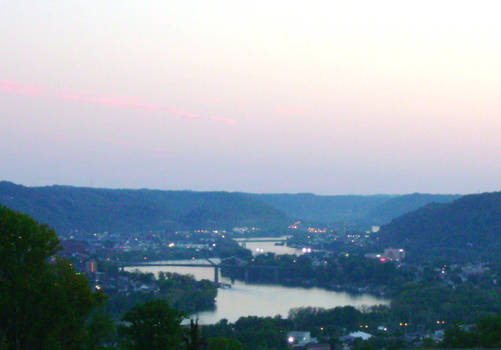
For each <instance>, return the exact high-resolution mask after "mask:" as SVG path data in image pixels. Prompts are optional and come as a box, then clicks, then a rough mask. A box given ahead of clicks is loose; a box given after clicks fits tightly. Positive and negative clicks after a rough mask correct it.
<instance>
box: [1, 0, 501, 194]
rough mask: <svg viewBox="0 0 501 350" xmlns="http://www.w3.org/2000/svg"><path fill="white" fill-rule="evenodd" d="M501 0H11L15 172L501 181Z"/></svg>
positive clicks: (5, 129)
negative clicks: (500, 16) (500, 19)
mask: <svg viewBox="0 0 501 350" xmlns="http://www.w3.org/2000/svg"><path fill="white" fill-rule="evenodd" d="M499 13H501V4H499V2H498V1H490V2H487V1H458V0H455V1H447V0H443V1H440V0H438V1H437V0H434V1H427V0H422V1H412V2H411V1H401V0H398V1H384V0H381V1H360V0H353V1H293V0H287V1H281V0H275V1H270V0H267V1H259V0H253V1H235V0H228V1H218V0H211V1H189V0H183V1H165V0H148V1H132V0H105V1H103V0H85V1H84V0H82V1H74V0H50V1H39V0H32V1H29V0H19V1H10V0H0V48H1V54H0V149H1V152H0V180H8V181H13V182H15V183H19V184H23V185H28V186H40V185H52V184H64V185H75V186H92V187H112V188H156V189H174V190H175V189H192V190H227V191H246V192H290V193H297V192H313V193H318V194H374V193H411V192H428V193H476V192H485V191H496V190H500V189H501V182H500V179H501V161H500V160H501V137H500V135H501V40H500V38H501V21H499Z"/></svg>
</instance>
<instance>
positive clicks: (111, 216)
mask: <svg viewBox="0 0 501 350" xmlns="http://www.w3.org/2000/svg"><path fill="white" fill-rule="evenodd" d="M0 204H1V205H5V206H7V207H9V208H11V209H14V210H17V211H20V212H23V213H26V214H28V215H30V216H32V217H33V218H35V219H36V220H38V221H40V222H44V223H48V224H49V225H50V226H52V227H54V228H55V229H56V231H57V232H60V233H66V232H69V231H70V230H75V229H76V230H79V231H84V232H88V233H92V232H103V231H109V232H130V231H146V230H163V229H173V228H174V229H178V228H191V229H196V228H220V229H221V228H227V229H231V228H233V227H235V226H258V227H263V228H273V227H284V226H286V225H287V223H288V222H289V219H288V217H287V215H285V214H284V213H282V212H281V211H279V210H277V209H275V208H273V207H271V206H270V205H268V204H265V203H262V202H260V201H257V200H254V199H252V198H249V197H248V196H245V195H242V194H238V193H228V192H192V191H157V190H115V189H96V188H84V187H69V186H47V187H25V186H21V185H16V184H13V183H11V182H5V181H4V182H0Z"/></svg>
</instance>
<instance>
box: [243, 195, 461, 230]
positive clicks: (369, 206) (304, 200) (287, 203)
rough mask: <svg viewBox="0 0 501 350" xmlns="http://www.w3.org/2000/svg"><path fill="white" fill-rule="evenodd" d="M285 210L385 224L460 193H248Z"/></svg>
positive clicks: (292, 213)
mask: <svg viewBox="0 0 501 350" xmlns="http://www.w3.org/2000/svg"><path fill="white" fill-rule="evenodd" d="M249 195H250V196H251V197H252V198H255V199H258V200H260V201H263V202H265V203H267V204H270V205H271V206H273V207H275V208H276V209H278V210H280V211H283V212H284V213H286V214H287V215H288V216H289V217H291V218H293V219H301V220H309V221H316V222H323V223H338V222H346V223H351V224H353V223H355V224H361V225H382V224H386V223H388V222H390V221H391V219H393V218H396V217H398V216H400V215H402V214H405V213H407V212H410V211H412V210H415V209H417V208H419V207H422V206H424V205H426V204H429V203H432V202H436V203H443V202H451V201H453V200H454V199H456V198H459V195H435V194H420V193H414V194H408V195H368V196H360V195H338V196H319V195H314V194H311V193H301V194H249Z"/></svg>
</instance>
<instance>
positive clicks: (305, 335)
mask: <svg viewBox="0 0 501 350" xmlns="http://www.w3.org/2000/svg"><path fill="white" fill-rule="evenodd" d="M311 343H313V344H316V343H318V340H317V338H312V337H311V334H310V332H301V331H291V332H288V333H287V344H289V345H290V346H292V347H293V348H297V347H304V346H306V345H308V344H311Z"/></svg>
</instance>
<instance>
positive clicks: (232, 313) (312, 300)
mask: <svg viewBox="0 0 501 350" xmlns="http://www.w3.org/2000/svg"><path fill="white" fill-rule="evenodd" d="M189 261H190V262H193V261H192V260H189ZM198 261H199V262H201V263H205V262H204V261H203V260H198ZM176 262H178V263H180V262H181V261H176ZM184 262H186V261H184ZM215 262H216V263H217V261H215ZM135 269H136V268H135V267H128V268H126V270H127V271H133V270H135ZM137 269H138V270H140V271H141V272H151V273H154V274H155V275H158V273H159V272H161V271H163V272H175V273H179V274H190V275H193V276H194V277H195V278H196V279H197V280H201V279H208V280H213V278H214V269H213V268H210V267H182V266H141V267H138V268H137ZM219 280H220V281H221V282H224V283H231V282H230V280H229V279H227V278H224V277H222V276H221V275H220V278H219ZM388 303H389V301H388V300H385V299H381V298H377V297H374V296H372V295H368V294H362V295H351V294H348V293H344V292H334V291H328V290H325V289H321V288H301V287H284V286H279V285H262V284H259V285H257V284H245V283H244V282H239V281H236V282H235V284H233V286H232V288H229V289H219V290H218V295H217V298H216V310H214V311H205V312H201V313H199V314H198V315H193V316H197V317H198V318H199V321H200V324H211V323H216V322H217V321H219V320H221V319H223V318H226V319H228V320H229V321H230V322H234V321H236V320H237V319H238V318H239V317H241V316H250V315H255V316H275V315H278V314H280V315H282V316H283V317H287V315H288V313H289V310H290V309H292V308H295V307H300V306H312V307H323V308H333V307H336V306H345V305H352V306H356V307H357V306H362V305H367V306H371V305H378V304H388Z"/></svg>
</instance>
